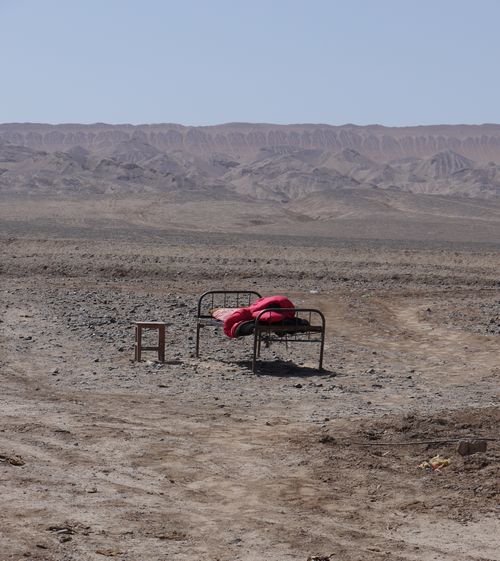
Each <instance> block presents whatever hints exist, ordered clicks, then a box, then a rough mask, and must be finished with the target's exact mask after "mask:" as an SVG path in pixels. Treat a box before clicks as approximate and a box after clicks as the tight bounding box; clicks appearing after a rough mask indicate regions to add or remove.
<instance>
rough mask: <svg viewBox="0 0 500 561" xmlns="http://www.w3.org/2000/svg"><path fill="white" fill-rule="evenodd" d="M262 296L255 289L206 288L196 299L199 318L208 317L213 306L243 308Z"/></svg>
mask: <svg viewBox="0 0 500 561" xmlns="http://www.w3.org/2000/svg"><path fill="white" fill-rule="evenodd" d="M257 298H262V296H261V295H260V294H259V293H258V292H255V290H208V291H207V292H205V293H204V294H202V295H201V296H200V297H199V299H198V315H197V317H199V318H210V317H212V316H211V315H210V310H211V309H213V308H244V307H246V306H249V305H250V304H251V303H252V302H254V301H255V300H257Z"/></svg>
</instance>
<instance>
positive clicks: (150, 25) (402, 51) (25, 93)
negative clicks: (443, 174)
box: [0, 0, 500, 125]
mask: <svg viewBox="0 0 500 561" xmlns="http://www.w3.org/2000/svg"><path fill="white" fill-rule="evenodd" d="M499 22H500V0H499V1H497V0H308V1H306V0H267V1H265V0H205V1H203V0H177V1H174V0H163V1H162V0H0V122H26V121H31V122H49V123H61V122H81V123H92V122H109V123H124V122H129V123H159V122H175V123H182V124H194V125H208V124H218V123H226V122H232V121H245V122H272V123H300V122H302V123H305V122H307V123H329V124H334V125H339V124H344V123H356V124H360V125H364V124H373V123H379V124H384V125H412V124H437V123H451V124H454V123H484V122H497V123H499V122H500V95H499V94H500V71H499V70H500V33H499V31H498V26H499Z"/></svg>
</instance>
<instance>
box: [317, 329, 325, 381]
mask: <svg viewBox="0 0 500 561" xmlns="http://www.w3.org/2000/svg"><path fill="white" fill-rule="evenodd" d="M324 350H325V327H324V326H323V331H322V332H321V347H320V349H319V367H318V370H323V351H324Z"/></svg>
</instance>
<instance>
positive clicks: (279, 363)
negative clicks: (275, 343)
mask: <svg viewBox="0 0 500 561" xmlns="http://www.w3.org/2000/svg"><path fill="white" fill-rule="evenodd" d="M236 364H237V365H238V366H240V367H241V368H248V370H250V371H251V370H252V361H251V360H238V361H236ZM255 374H257V375H259V376H281V377H284V378H286V377H302V378H308V377H311V376H332V375H333V374H334V373H333V372H331V371H330V370H325V369H323V370H318V369H317V368H311V367H309V366H298V365H297V364H295V363H293V362H290V361H284V360H279V359H278V360H270V361H257V364H256V366H255Z"/></svg>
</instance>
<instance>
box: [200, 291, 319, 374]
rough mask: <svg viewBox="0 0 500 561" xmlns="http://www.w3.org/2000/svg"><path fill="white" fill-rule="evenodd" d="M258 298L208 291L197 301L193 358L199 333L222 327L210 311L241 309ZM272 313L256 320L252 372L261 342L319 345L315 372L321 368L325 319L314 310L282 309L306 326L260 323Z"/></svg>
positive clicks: (247, 293)
mask: <svg viewBox="0 0 500 561" xmlns="http://www.w3.org/2000/svg"><path fill="white" fill-rule="evenodd" d="M256 298H261V295H260V294H259V293H258V292H256V291H254V290H209V291H207V292H205V293H203V294H202V295H201V296H200V297H199V299H198V308H197V315H196V356H197V357H199V356H200V331H201V330H202V329H203V328H205V327H219V328H220V327H222V326H223V322H222V321H220V320H217V319H214V318H213V317H212V315H211V314H210V310H212V309H213V308H241V307H245V306H249V305H250V304H251V303H252V302H253V301H254V300H255V299H256ZM273 311H274V312H275V311H276V308H269V309H266V310H262V311H261V312H260V313H259V315H258V316H257V317H256V318H255V326H254V332H253V354H252V372H255V369H256V363H257V358H260V350H261V345H262V342H264V343H265V344H266V345H268V344H269V343H271V342H279V343H285V345H286V346H287V347H288V344H292V343H319V345H320V350H319V364H318V370H322V369H323V353H324V348H325V327H326V322H325V316H324V315H323V313H322V312H321V311H320V310H317V309H315V308H286V309H284V308H281V310H280V311H291V312H294V317H295V318H302V319H307V321H308V322H309V325H286V324H284V323H279V322H278V323H272V324H269V323H262V321H264V320H265V316H266V314H270V312H273Z"/></svg>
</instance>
